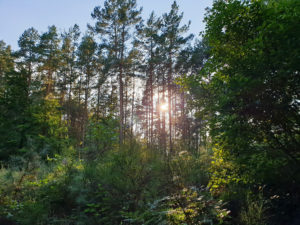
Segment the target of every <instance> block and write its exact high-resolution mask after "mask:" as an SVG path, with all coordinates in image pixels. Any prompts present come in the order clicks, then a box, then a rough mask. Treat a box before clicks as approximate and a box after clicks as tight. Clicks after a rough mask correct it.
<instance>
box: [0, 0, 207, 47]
mask: <svg viewBox="0 0 300 225" xmlns="http://www.w3.org/2000/svg"><path fill="white" fill-rule="evenodd" d="M103 2H104V0H0V40H4V41H5V42H6V43H7V44H9V45H11V46H12V47H13V49H17V46H18V44H17V42H18V39H19V37H20V35H21V34H22V33H23V32H24V30H25V29H27V28H29V27H34V28H35V29H37V30H38V31H40V32H45V31H47V28H48V26H50V25H55V26H57V27H58V29H59V30H60V31H63V30H64V29H65V30H67V29H68V28H69V27H71V26H73V25H74V24H75V23H77V24H78V25H79V26H80V30H81V31H82V32H84V31H85V30H86V24H87V23H90V24H94V22H93V20H92V19H91V16H90V15H91V12H92V11H93V9H94V7H95V6H99V5H100V6H103ZM212 2H213V0H177V3H178V5H179V7H180V11H182V12H184V23H187V21H189V20H191V22H192V24H191V29H190V32H191V33H194V34H196V35H197V34H198V33H199V32H200V31H203V30H204V27H205V25H204V23H203V18H204V14H205V8H206V7H210V6H211V5H212ZM137 3H138V5H139V6H142V7H143V17H144V19H146V18H147V17H148V15H149V14H150V12H151V11H153V10H154V12H155V13H156V15H161V14H162V13H165V12H169V10H170V7H171V4H172V3H173V0H137Z"/></svg>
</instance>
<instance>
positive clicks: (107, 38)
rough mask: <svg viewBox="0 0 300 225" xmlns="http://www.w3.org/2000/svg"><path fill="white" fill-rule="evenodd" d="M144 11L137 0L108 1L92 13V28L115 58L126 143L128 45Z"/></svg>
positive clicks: (122, 134)
mask: <svg viewBox="0 0 300 225" xmlns="http://www.w3.org/2000/svg"><path fill="white" fill-rule="evenodd" d="M141 10H142V9H137V5H136V0H106V1H105V2H104V7H103V8H101V7H100V6H98V7H96V8H95V9H94V11H93V13H92V17H93V19H95V20H96V24H95V26H94V27H91V26H90V28H91V29H92V30H93V31H95V32H96V33H98V34H100V35H101V36H100V37H101V38H102V39H103V42H104V44H105V46H106V49H107V50H108V54H109V55H110V56H111V57H112V58H113V61H114V67H113V68H111V69H112V70H113V71H114V72H115V73H116V74H117V75H118V84H119V110H120V113H119V128H120V130H119V132H120V133H119V141H120V144H123V142H124V132H125V130H124V116H125V113H124V76H125V74H124V70H125V64H126V57H127V56H128V49H127V48H128V46H127V43H128V41H129V40H130V38H131V31H132V28H134V27H135V25H136V24H137V23H138V22H139V21H140V20H141V17H140V14H141Z"/></svg>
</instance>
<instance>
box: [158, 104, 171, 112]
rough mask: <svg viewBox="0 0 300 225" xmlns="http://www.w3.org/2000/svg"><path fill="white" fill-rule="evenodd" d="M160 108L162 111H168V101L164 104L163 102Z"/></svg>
mask: <svg viewBox="0 0 300 225" xmlns="http://www.w3.org/2000/svg"><path fill="white" fill-rule="evenodd" d="M159 108H160V110H161V111H162V112H166V111H168V108H169V107H168V104H167V103H163V104H161V105H160V107H159Z"/></svg>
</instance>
